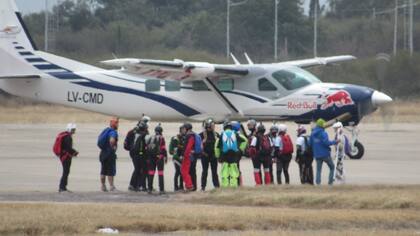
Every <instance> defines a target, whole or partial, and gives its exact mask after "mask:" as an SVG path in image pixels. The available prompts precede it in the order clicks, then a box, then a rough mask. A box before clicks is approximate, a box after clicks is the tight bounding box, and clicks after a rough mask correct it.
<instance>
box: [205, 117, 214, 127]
mask: <svg viewBox="0 0 420 236" xmlns="http://www.w3.org/2000/svg"><path fill="white" fill-rule="evenodd" d="M213 125H214V120H213V119H212V118H209V119H207V120H205V121H204V123H203V126H204V128H206V129H208V128H212V127H213Z"/></svg>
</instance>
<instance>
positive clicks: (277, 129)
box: [270, 125, 279, 133]
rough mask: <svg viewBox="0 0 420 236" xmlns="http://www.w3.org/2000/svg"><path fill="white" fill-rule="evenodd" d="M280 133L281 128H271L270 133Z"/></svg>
mask: <svg viewBox="0 0 420 236" xmlns="http://www.w3.org/2000/svg"><path fill="white" fill-rule="evenodd" d="M274 132H276V133H278V132H279V127H278V126H277V125H272V126H271V128H270V133H274Z"/></svg>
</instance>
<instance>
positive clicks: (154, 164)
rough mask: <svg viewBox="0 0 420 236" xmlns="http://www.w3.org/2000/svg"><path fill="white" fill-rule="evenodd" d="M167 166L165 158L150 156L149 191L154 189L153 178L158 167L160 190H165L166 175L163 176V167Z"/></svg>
mask: <svg viewBox="0 0 420 236" xmlns="http://www.w3.org/2000/svg"><path fill="white" fill-rule="evenodd" d="M164 166H165V161H164V159H163V158H162V159H158V158H150V159H149V178H148V179H149V181H148V191H149V192H151V191H153V178H154V176H155V173H156V169H157V170H158V176H159V191H161V192H163V191H165V185H164V176H163V167H164Z"/></svg>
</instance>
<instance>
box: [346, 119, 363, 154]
mask: <svg viewBox="0 0 420 236" xmlns="http://www.w3.org/2000/svg"><path fill="white" fill-rule="evenodd" d="M347 129H348V130H349V131H350V132H351V143H350V144H351V150H350V153H347V156H348V157H349V158H350V159H354V160H360V159H362V158H363V156H364V155H365V147H364V146H363V144H362V143H361V142H359V140H358V136H359V130H358V129H357V127H356V126H352V127H350V128H347Z"/></svg>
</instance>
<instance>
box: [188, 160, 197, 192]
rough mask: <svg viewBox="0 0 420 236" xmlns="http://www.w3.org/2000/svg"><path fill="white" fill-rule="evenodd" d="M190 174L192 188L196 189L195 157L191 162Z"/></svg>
mask: <svg viewBox="0 0 420 236" xmlns="http://www.w3.org/2000/svg"><path fill="white" fill-rule="evenodd" d="M190 176H191V181H192V183H193V186H194V188H193V190H194V191H196V190H197V159H194V161H192V162H191V166H190Z"/></svg>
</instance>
